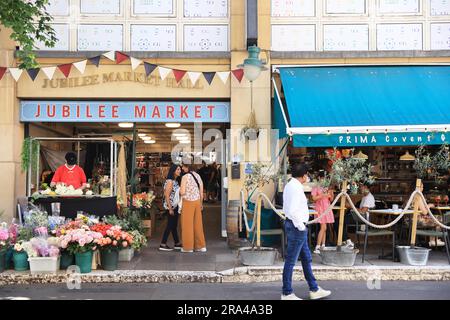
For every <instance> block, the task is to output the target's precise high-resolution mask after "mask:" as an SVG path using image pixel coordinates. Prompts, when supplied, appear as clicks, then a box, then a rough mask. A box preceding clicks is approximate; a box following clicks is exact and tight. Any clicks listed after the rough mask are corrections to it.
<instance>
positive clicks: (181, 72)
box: [172, 69, 186, 83]
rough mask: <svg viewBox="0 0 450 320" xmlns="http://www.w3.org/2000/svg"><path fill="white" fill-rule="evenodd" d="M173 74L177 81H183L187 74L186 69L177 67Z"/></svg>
mask: <svg viewBox="0 0 450 320" xmlns="http://www.w3.org/2000/svg"><path fill="white" fill-rule="evenodd" d="M172 71H173V75H174V76H175V80H177V83H178V82H180V81H181V79H183V77H184V75H185V74H186V71H184V70H177V69H173V70H172Z"/></svg>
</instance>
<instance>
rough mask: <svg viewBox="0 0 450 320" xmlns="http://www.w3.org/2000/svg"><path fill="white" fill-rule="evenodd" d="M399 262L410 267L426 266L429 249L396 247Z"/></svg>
mask: <svg viewBox="0 0 450 320" xmlns="http://www.w3.org/2000/svg"><path fill="white" fill-rule="evenodd" d="M396 248H397V251H398V254H399V256H400V262H401V263H403V264H408V265H411V266H426V265H427V262H428V255H429V253H430V251H431V249H428V248H421V247H411V246H397V247H396Z"/></svg>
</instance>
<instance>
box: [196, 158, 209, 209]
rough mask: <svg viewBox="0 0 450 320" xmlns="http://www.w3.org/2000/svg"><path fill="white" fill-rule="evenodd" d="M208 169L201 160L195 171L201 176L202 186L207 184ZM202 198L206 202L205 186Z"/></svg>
mask: <svg viewBox="0 0 450 320" xmlns="http://www.w3.org/2000/svg"><path fill="white" fill-rule="evenodd" d="M208 172H209V169H208V167H207V166H206V162H205V161H202V166H201V167H200V169H198V171H197V173H198V174H199V175H200V178H202V182H203V185H204V186H207V185H208V176H209V174H208ZM203 200H204V201H205V202H208V200H207V197H206V188H205V189H204V190H203Z"/></svg>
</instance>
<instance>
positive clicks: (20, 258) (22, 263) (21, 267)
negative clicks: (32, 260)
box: [13, 251, 30, 271]
mask: <svg viewBox="0 0 450 320" xmlns="http://www.w3.org/2000/svg"><path fill="white" fill-rule="evenodd" d="M13 262H14V270H16V271H26V270H28V269H30V264H29V263H28V254H27V253H26V252H25V251H20V252H17V251H14V253H13Z"/></svg>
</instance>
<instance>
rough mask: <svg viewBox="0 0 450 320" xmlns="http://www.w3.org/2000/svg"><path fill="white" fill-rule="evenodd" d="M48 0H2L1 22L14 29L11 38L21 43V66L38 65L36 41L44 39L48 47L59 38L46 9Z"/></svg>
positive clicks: (0, 4) (18, 55)
mask: <svg viewBox="0 0 450 320" xmlns="http://www.w3.org/2000/svg"><path fill="white" fill-rule="evenodd" d="M47 4H48V0H35V1H27V0H1V1H0V24H2V25H3V26H5V27H7V28H10V29H11V30H12V33H11V36H10V38H11V39H12V40H14V41H16V42H17V43H18V44H19V47H20V50H19V51H17V58H18V59H19V60H20V61H21V64H20V65H19V68H21V69H31V68H36V67H38V63H37V62H36V55H35V54H34V53H33V50H35V49H36V45H35V44H36V42H38V41H42V42H43V43H45V45H46V46H48V47H54V46H55V44H56V41H58V39H57V38H56V37H55V31H54V30H53V28H52V27H51V25H50V22H51V21H52V20H53V18H52V16H50V14H49V13H48V12H47V11H46V5H47Z"/></svg>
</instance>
